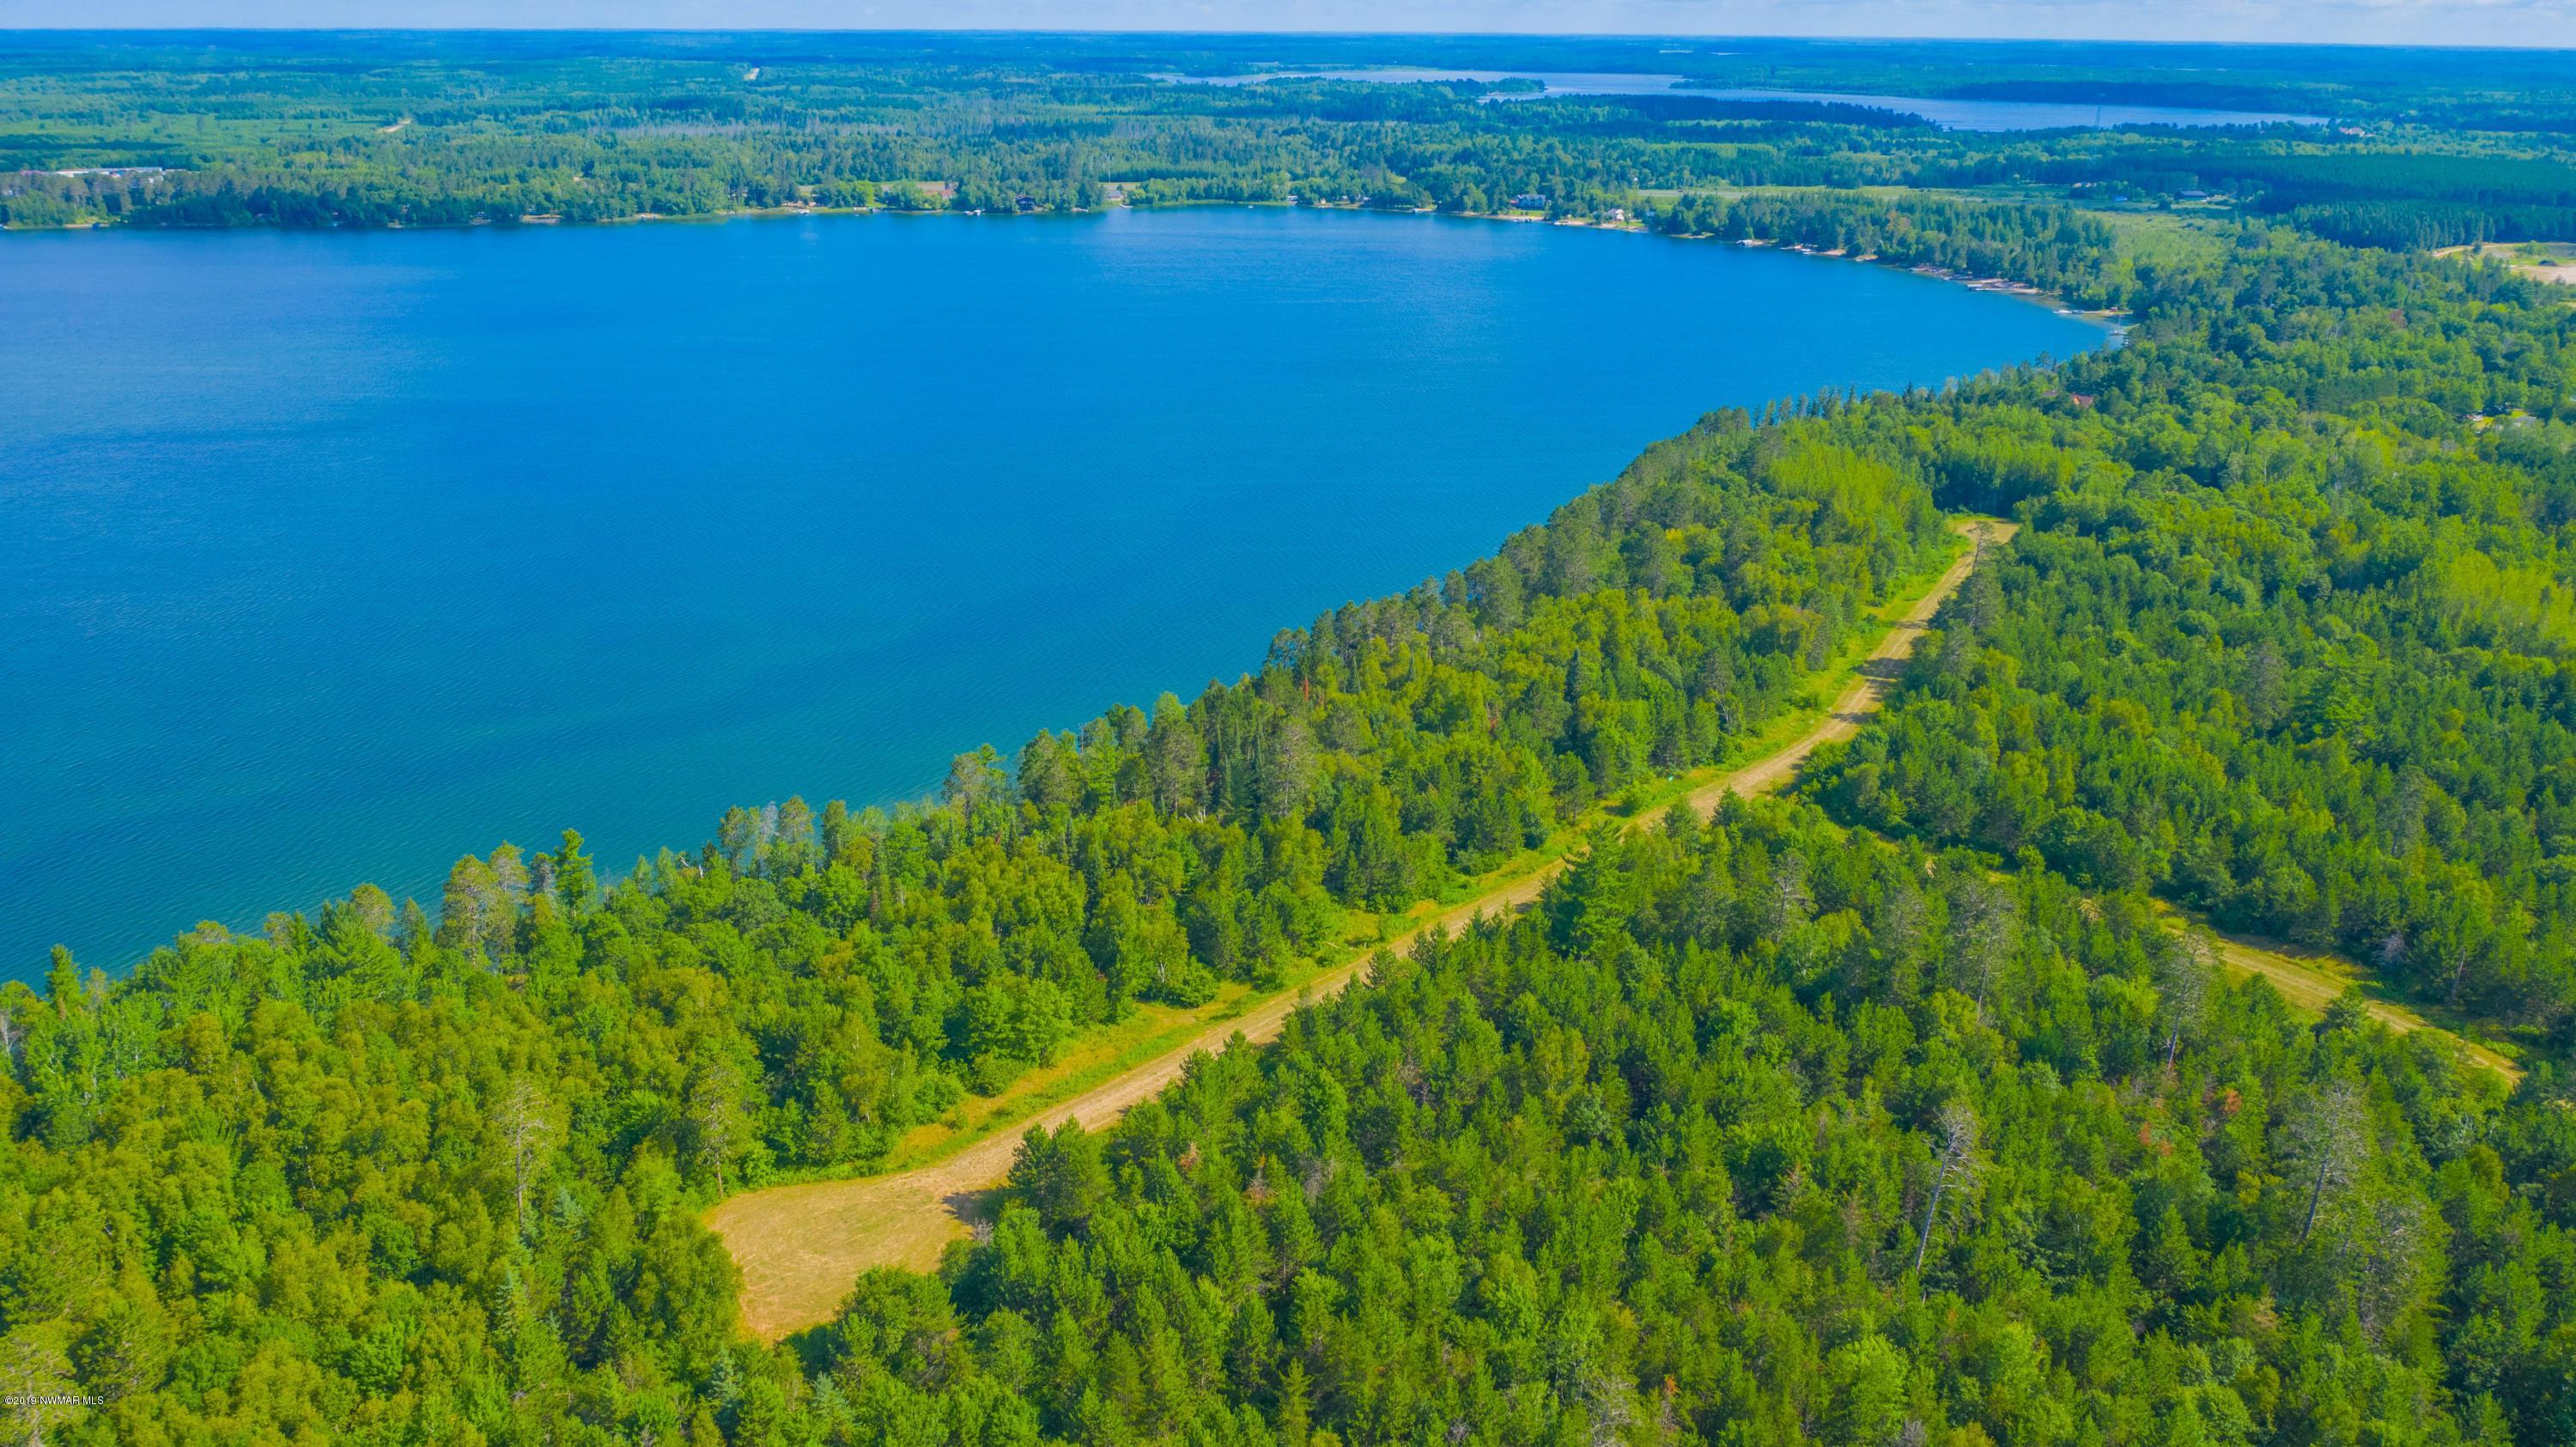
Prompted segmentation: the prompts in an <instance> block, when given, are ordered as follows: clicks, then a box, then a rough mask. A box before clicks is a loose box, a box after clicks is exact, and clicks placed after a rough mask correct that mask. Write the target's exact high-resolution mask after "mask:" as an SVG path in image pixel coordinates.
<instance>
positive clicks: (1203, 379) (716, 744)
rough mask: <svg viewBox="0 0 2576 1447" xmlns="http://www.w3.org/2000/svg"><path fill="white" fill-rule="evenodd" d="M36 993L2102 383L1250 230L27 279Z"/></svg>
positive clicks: (1553, 250)
mask: <svg viewBox="0 0 2576 1447" xmlns="http://www.w3.org/2000/svg"><path fill="white" fill-rule="evenodd" d="M0 277H5V282H6V284H5V285H0V376H5V377H7V378H8V379H9V389H10V403H11V405H10V407H9V409H8V419H7V423H6V425H5V427H0V537H6V538H7V539H8V540H9V546H8V547H7V548H5V549H0V973H5V974H8V975H13V976H17V977H22V978H25V977H33V976H35V975H37V974H39V973H40V972H41V970H42V967H43V960H44V953H45V951H46V949H47V947H48V946H50V945H51V944H53V943H55V942H62V943H65V944H69V945H71V946H72V947H73V948H74V949H75V950H76V951H77V952H79V954H80V956H81V958H82V959H83V960H84V961H86V962H88V963H91V964H99V965H106V966H109V967H111V968H113V967H116V966H118V965H121V964H123V963H126V962H128V961H130V960H132V959H133V958H135V957H137V956H138V955H139V954H140V953H142V952H143V951H144V950H146V949H148V948H149V947H150V946H151V945H153V944H155V943H157V942H160V941H163V940H166V939H167V938H168V937H169V936H170V935H171V934H173V933H175V932H177V931H179V930H182V929H185V928H187V927H188V926H190V925H191V924H193V923H194V922H196V921H198V920H200V919H214V920H219V921H223V922H225V923H228V924H232V925H235V926H245V925H256V924H257V922H258V921H259V920H260V919H261V918H262V917H263V916H264V915H265V914H266V913H267V912H268V911H270V910H273V909H296V908H310V907H311V906H313V905H314V904H316V903H318V902H319V901H321V900H322V899H324V898H326V897H328V896H331V895H335V894H339V893H342V892H345V891H346V890H347V889H348V888H350V887H351V886H353V885H355V884H357V883H358V882H360V881H362V880H374V881H376V882H379V883H381V884H383V885H384V886H386V887H387V888H388V889H390V890H392V891H393V892H394V894H395V895H396V896H397V897H398V898H399V897H401V896H402V895H404V894H407V893H408V894H417V895H419V896H421V897H422V898H423V900H424V901H425V902H430V903H434V902H435V900H436V891H437V887H438V881H439V880H440V879H442V878H443V877H444V875H445V871H446V866H447V865H448V864H449V863H450V862H452V861H453V860H454V859H455V858H456V856H457V855H459V854H460V853H462V852H464V851H466V850H469V849H470V850H477V851H480V850H487V849H489V848H490V847H492V846H493V845H494V844H496V843H498V842H499V841H501V840H504V839H509V840H514V841H517V842H519V843H521V844H523V845H527V846H531V847H535V846H541V845H548V844H550V843H551V841H552V840H553V839H554V837H555V835H556V834H557V833H558V832H559V831H561V830H562V829H563V828H564V827H565V826H567V825H569V826H573V827H577V828H579V829H581V830H583V831H584V832H585V833H586V834H588V835H589V836H590V838H591V839H592V841H593V844H594V848H595V852H597V853H598V854H599V855H600V856H601V857H602V858H603V859H604V860H606V861H608V862H610V863H611V864H615V863H617V862H619V861H631V860H632V859H633V858H634V857H635V856H636V855H637V854H638V853H640V852H649V851H651V850H652V849H655V848H657V847H659V846H662V845H665V844H668V845H673V846H677V847H683V848H686V847H694V845H695V844H696V842H697V841H699V840H701V839H704V838H706V837H708V835H709V834H710V833H711V832H712V829H713V825H714V821H715V819H716V817H717V815H718V814H719V813H720V812H721V811H722V810H723V809H724V808H725V807H726V806H727V805H729V804H734V803H758V802H761V801H764V800H768V799H777V798H784V797H785V796H787V795H788V794H790V793H800V792H801V793H803V794H804V795H805V796H806V797H807V798H809V799H812V800H816V801H818V802H819V801H820V800H822V799H824V798H827V797H835V796H837V797H845V798H848V799H850V800H852V801H853V802H867V801H883V800H889V799H894V798H899V797H906V796H910V795H913V794H916V793H919V792H921V791H924V790H927V789H929V788H931V787H932V786H933V785H934V784H935V783H936V781H937V780H938V779H939V778H940V777H941V775H942V774H943V773H944V771H945V767H946V761H947V759H948V758H949V756H950V755H951V754H952V753H954V752H956V751H958V750H960V749H965V748H971V747H973V746H974V745H976V744H978V743H981V742H984V741H987V740H989V741H992V742H993V743H995V744H997V745H1000V746H1001V747H1003V748H1004V749H1005V750H1015V749H1016V748H1017V746H1018V745H1019V743H1020V742H1022V741H1023V740H1025V739H1026V738H1027V737H1028V736H1029V735H1030V734H1031V733H1032V732H1034V731H1035V730H1037V729H1038V728H1040V727H1043V726H1049V725H1071V724H1074V723H1078V722H1079V721H1080V720H1081V719H1083V718H1085V717H1088V716H1089V715H1090V714H1092V713H1093V712H1095V711H1097V710H1099V709H1100V708H1102V707H1105V706H1106V705H1109V704H1111V703H1114V702H1118V701H1122V700H1131V701H1140V702H1142V701H1150V700H1151V699H1152V697H1153V696H1154V695H1155V694H1157V693H1159V692H1161V691H1163V690H1165V689H1171V690H1175V691H1177V692H1179V693H1181V694H1182V695H1183V696H1185V697H1186V696H1188V695H1190V694H1191V693H1193V692H1195V691H1196V690H1197V689H1198V688H1200V687H1202V686H1204V684H1205V683H1206V682H1207V680H1208V679H1210V678H1211V677H1215V676H1219V675H1222V676H1225V677H1232V676H1234V675H1235V674H1237V673H1238V672H1240V671H1241V670H1243V669H1245V668H1247V667H1250V666H1253V665H1255V664H1257V662H1258V661H1259V659H1260V657H1261V654H1262V652H1263V650H1264V648H1265V646H1266V644H1267V642H1268V640H1269V638H1270V636H1271V634H1272V633H1273V632H1274V631H1275V630H1277V629H1279V628H1281V627H1283V626H1288V625H1294V624H1301V623H1303V622H1305V621H1307V620H1308V619H1309V618H1310V617H1311V616H1312V615H1313V614H1314V613H1316V612H1317V611H1318V610H1320V609H1323V608H1327V607H1330V606H1332V605H1334V604H1337V603H1339V602H1341V601H1343V600H1345V599H1348V598H1352V597H1355V596H1368V595H1372V594H1377V593H1381V592H1385V591H1388V590H1393V589H1400V588H1403V587H1406V586H1409V585H1411V584H1412V583H1414V582H1416V581H1418V580H1420V579H1422V578H1424V577H1426V576H1430V575H1434V574H1436V573H1439V572H1441V571H1443V570H1446V569H1448V568H1451V567H1454V566H1457V565H1460V564H1463V563H1465V562H1467V561H1469V560H1471V559H1473V558H1475V557H1477V556H1479V555H1481V554H1483V553H1485V552H1487V551H1489V550H1490V549H1491V548H1492V547H1493V546H1494V545H1495V544H1496V543H1498V542H1499V541H1500V540H1501V539H1502V538H1503V537H1504V536H1505V535H1506V534H1507V533H1509V532H1510V531H1511V530H1513V529H1515V528H1517V527H1520V526H1522V525H1524V524H1527V523H1530V522H1533V521H1536V520H1538V519H1539V518H1541V517H1543V516H1544V515H1545V514H1546V513H1547V511H1548V510H1549V508H1550V507H1552V506H1553V505H1554V504H1556V503H1557V502H1559V501H1562V500H1563V499H1565V498H1567V497H1569V496H1571V495H1573V494H1574V493H1575V492H1577V491H1579V490H1580V489H1582V488H1584V487H1585V486H1588V485H1590V484H1592V483H1595V482H1598V481H1600V480H1602V479H1604V478H1607V477H1609V476H1611V475H1613V474H1614V473H1616V472H1617V470H1618V469H1619V467H1620V466H1621V465H1622V464H1623V463H1625V462H1626V461H1627V460H1628V458H1629V457H1630V456H1632V455H1633V454H1634V453H1635V452H1636V451H1637V450H1638V449H1639V448H1640V447H1641V446H1643V445H1644V444H1645V443H1647V442H1649V441H1652V440H1653V439H1655V438H1658V437H1661V436H1664V435H1667V434H1670V433H1672V432H1675V431H1678V430H1680V429H1682V428H1684V427H1686V426H1688V425H1689V424H1690V423H1691V421H1692V420H1693V419H1694V418H1695V417H1697V416H1698V415H1699V414H1700V413H1701V412H1703V411H1705V410H1707V409H1710V408H1713V407H1717V406H1721V405H1726V404H1757V403H1759V402H1761V401H1762V400H1764V399H1767V398H1771V397H1778V396H1785V395H1789V394H1792V393H1798V392H1804V391H1808V390H1812V389H1814V388H1817V387H1820V386H1826V385H1834V386H1848V385H1855V384H1857V385H1863V386H1892V385H1900V384H1905V383H1939V382H1942V381H1944V380H1946V379H1950V378H1954V377H1959V376H1963V375H1967V374H1970V373H1973V372H1976V371H1978V370H1981V369H1984V368H1987V367H1991V366H1996V365H2001V364H2007V363H2012V362H2017V361H2021V360H2025V359H2029V358H2033V357H2036V356H2038V355H2040V354H2042V353H2049V352H2053V353H2056V354H2058V355H2066V354H2070V353H2072V352H2075V351H2078V350H2081V349H2085V348H2090V347H2093V346H2097V345H2099V344H2101V342H2102V340H2103V337H2104V333H2103V332H2102V330H2101V329H2100V328H2098V327H2096V326H2094V325H2092V324H2090V323H2087V322H2083V321H2079V320H2076V319H2073V318H2069V317H2064V316H2059V315H2057V314H2055V313H2053V312H2051V311H2049V310H2047V309H2046V308H2044V307H2040V306H2035V305H2032V304H2029V303H2027V302H2022V301H2016V300H2012V299H2008V298H2003V297H1998V296H1992V295H1983V294H1978V293H1973V292H1970V291H1968V290H1966V289H1964V288H1960V287H1956V286H1949V285H1943V284H1941V283H1938V282H1934V281H1929V280H1926V279H1923V278H1919V277H1915V276H1911V275H1907V274H1903V273H1900V272H1896V271H1892V270H1888V269H1883V268H1878V267H1870V266H1860V265H1854V264H1851V263H1848V262H1835V261H1826V260H1821V259H1814V258H1804V257H1796V256H1786V255H1779V254H1773V253H1768V252H1747V251H1743V250H1739V249H1736V248H1732V247H1723V246H1717V245H1710V244H1694V243H1685V242H1676V241H1669V240H1664V239H1660V238H1651V237H1645V236H1639V235H1633V234H1621V233H1608V232H1596V231H1588V230H1576V229H1568V228H1557V227H1544V226H1530V225H1521V226H1514V225H1504V224H1498V223H1490V222H1473V221H1458V220H1451V219H1444V218H1433V217H1416V216H1376V215H1364V214H1354V213H1348V212H1341V213H1318V212H1314V211H1297V210H1285V209H1232V208H1222V209H1220V208H1209V209H1194V210H1188V211H1179V212H1166V213H1126V212H1113V213H1110V214H1107V215H1101V216H1093V217H1077V218H1069V219H1060V220H1058V219H1039V220H1008V221H1005V220H1001V219H998V218H997V219H988V220H974V219H967V218H898V217H852V218H811V219H795V220H773V221H736V222H730V223H723V224H696V225H659V226H632V227H607V228H563V229H552V228H531V229H527V230H516V231H501V230H473V231H439V232H365V233H350V234H311V233H291V232H224V233H204V234H149V233H111V234H93V235H26V236H10V237H6V238H0Z"/></svg>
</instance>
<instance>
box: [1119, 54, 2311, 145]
mask: <svg viewBox="0 0 2576 1447" xmlns="http://www.w3.org/2000/svg"><path fill="white" fill-rule="evenodd" d="M1168 78H1169V79H1172V80H1179V81H1187V82H1189V83H1191V84H1197V85H1258V84H1260V83H1262V82H1265V81H1271V80H1286V79H1292V78H1293V79H1304V80H1315V79H1327V78H1329V79H1332V80H1349V81H1367V82H1372V83H1376V84H1384V85H1413V84H1420V83H1424V82H1431V81H1449V80H1472V81H1478V82H1482V83H1484V84H1488V85H1490V84H1493V83H1495V82H1497V81H1503V80H1512V79H1520V80H1534V81H1537V82H1539V84H1540V85H1542V86H1543V87H1545V89H1544V90H1543V91H1529V92H1521V93H1512V94H1505V95H1499V96H1494V97H1492V99H1495V100H1521V99H1528V98H1531V97H1535V96H1538V95H1679V96H1698V97H1701V98H1703V99H1708V100H1735V101H1817V102H1821V103H1825V104H1832V105H1855V106H1871V107H1875V108H1877V109H1879V110H1890V111H1900V112H1903V113H1905V114H1907V115H1917V116H1921V117H1923V118H1924V119H1925V120H1927V121H1930V122H1932V123H1933V124H1934V125H1936V126H1940V127H1942V128H1944V129H1946V130H1953V131H2054V130H2065V129H2069V128H2082V127H2092V126H2182V127H2189V128H2194V129H2205V128H2209V127H2219V126H2275V125H2300V126H2317V125H2323V124H2325V120H2326V118H2325V117H2323V116H2310V115H2293V114H2291V113H2289V112H2286V111H2237V110H2206V109H2201V108H2198V107H2190V106H2148V105H2125V104H2111V103H2105V104H2101V105H2092V104H2085V103H2078V102H2074V101H2044V100H1985V99H1976V98H1958V97H1949V98H1944V97H1939V96H1908V95H1862V94H1854V93H1850V92H1844V91H1822V90H1750V89H1742V88H1731V87H1713V86H1686V85H1683V84H1681V81H1682V77H1681V76H1678V75H1640V74H1632V73H1629V72H1626V71H1552V70H1418V69H1402V68H1394V67H1389V68H1382V69H1373V70H1340V71H1322V70H1290V71H1268V72H1263V73H1260V74H1253V75H1220V76H1171V77H1168Z"/></svg>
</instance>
